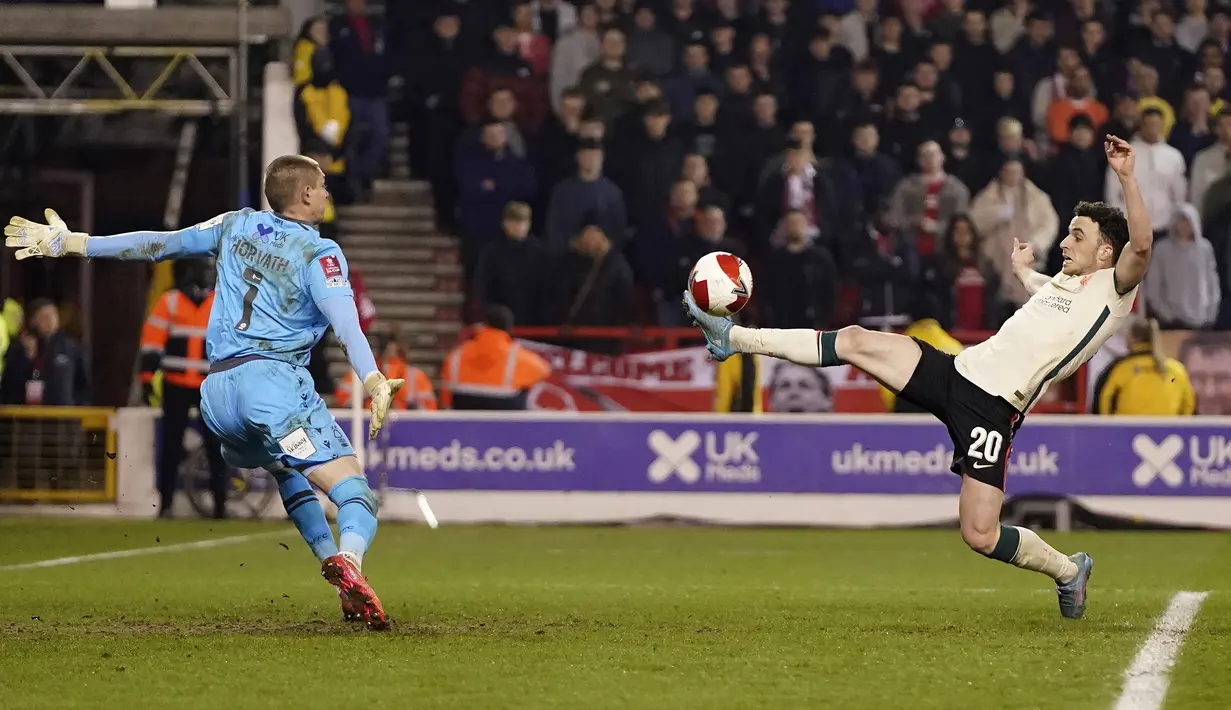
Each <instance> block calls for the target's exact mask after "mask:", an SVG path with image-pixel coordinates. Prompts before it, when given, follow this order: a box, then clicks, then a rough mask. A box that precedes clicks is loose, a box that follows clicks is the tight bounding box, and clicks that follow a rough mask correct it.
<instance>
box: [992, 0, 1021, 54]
mask: <svg viewBox="0 0 1231 710" xmlns="http://www.w3.org/2000/svg"><path fill="white" fill-rule="evenodd" d="M1030 9H1031V8H1030V0H1006V2H1005V4H1004V7H1002V8H1000V9H999V10H997V11H996V12H993V13H992V17H991V29H992V42H993V43H994V44H995V46H996V51H997V52H999V53H1000V54H1008V53H1009V50H1010V49H1012V48H1013V45H1015V44H1017V41H1018V39H1020V38H1021V36H1022V35H1023V34H1025V33H1026V17H1027V16H1028V15H1029V14H1030Z"/></svg>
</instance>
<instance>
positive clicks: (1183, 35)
mask: <svg viewBox="0 0 1231 710" xmlns="http://www.w3.org/2000/svg"><path fill="white" fill-rule="evenodd" d="M1184 6H1185V13H1184V16H1183V17H1182V18H1180V21H1179V22H1177V23H1176V26H1175V41H1176V42H1177V43H1178V44H1179V45H1180V47H1181V48H1183V49H1184V51H1186V52H1190V53H1192V54H1196V53H1197V50H1198V49H1199V48H1200V46H1201V43H1202V41H1203V40H1205V38H1206V36H1207V35H1208V34H1209V32H1210V22H1209V19H1208V18H1207V17H1206V1H1205V0H1187V2H1185V3H1184Z"/></svg>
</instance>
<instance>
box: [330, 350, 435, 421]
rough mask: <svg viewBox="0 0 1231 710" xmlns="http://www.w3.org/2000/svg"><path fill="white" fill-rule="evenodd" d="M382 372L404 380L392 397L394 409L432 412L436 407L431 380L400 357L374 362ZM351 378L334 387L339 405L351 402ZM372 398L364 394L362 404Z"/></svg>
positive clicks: (334, 394) (367, 402) (335, 397)
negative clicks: (403, 384) (404, 384)
mask: <svg viewBox="0 0 1231 710" xmlns="http://www.w3.org/2000/svg"><path fill="white" fill-rule="evenodd" d="M376 365H377V367H378V368H380V371H381V373H382V374H384V376H385V377H388V378H389V379H391V380H396V379H403V380H406V386H404V387H403V388H402V389H401V390H399V391H398V393H397V394H396V395H394V397H393V408H394V409H424V410H427V411H431V412H434V411H436V409H437V405H436V392H435V391H434V390H433V389H432V381H431V380H429V379H428V378H427V374H426V373H424V372H423V370H420V369H419V368H417V367H413V366H411V365H410V363H408V362H406V361H405V360H403V359H402V358H400V357H395V358H390V359H389V360H383V361H380V362H377V363H376ZM351 391H352V386H351V379H350V378H349V377H348V378H346V379H345V380H344V381H343V382H342V383H341V384H339V385H338V386H337V388H336V389H334V392H333V396H334V399H335V400H337V403H338V406H339V407H348V406H350V403H351ZM371 402H372V399H371V398H370V397H368V396H367V395H364V402H363V406H365V407H366V406H368V405H369V404H371Z"/></svg>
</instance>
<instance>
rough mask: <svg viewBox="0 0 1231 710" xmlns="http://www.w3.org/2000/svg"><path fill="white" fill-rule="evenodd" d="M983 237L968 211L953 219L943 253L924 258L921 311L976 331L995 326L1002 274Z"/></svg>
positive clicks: (949, 324) (950, 325)
mask: <svg viewBox="0 0 1231 710" xmlns="http://www.w3.org/2000/svg"><path fill="white" fill-rule="evenodd" d="M982 246H983V245H982V240H981V239H980V237H979V233H978V231H976V230H975V226H974V223H973V222H971V220H970V217H969V216H967V215H964V214H963V215H958V216H956V217H954V218H953V221H952V222H950V223H949V233H948V234H947V235H945V251H944V253H943V254H940V255H936V256H933V257H929V258H927V259H924V260H923V263H922V265H921V272H920V283H919V303H920V306H921V308H920V311H921V312H926V313H930V314H933V315H935V317H936V319H937V320H938V321H939V322H940V324H941V325H942V326H943V327H945V328H950V329H957V330H965V331H975V330H986V329H988V328H990V327H992V316H993V315H994V314H999V313H1000V312H1001V311H1002V310H1003V309H1001V308H1000V306H999V302H1000V301H999V287H1000V277H999V276H998V275H997V273H996V268H995V266H994V265H993V264H992V262H991V261H990V260H988V259H987V257H986V256H985V255H984V253H983V249H982Z"/></svg>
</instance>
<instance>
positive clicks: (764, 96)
mask: <svg viewBox="0 0 1231 710" xmlns="http://www.w3.org/2000/svg"><path fill="white" fill-rule="evenodd" d="M735 135H738V136H739V138H740V139H739V140H738V142H737V145H735V146H732V147H731V148H730V150H731V154H730V161H731V164H732V166H733V167H732V177H731V184H730V188H731V191H732V192H733V193H734V197H735V199H736V201H737V203H739V204H740V205H741V206H743V205H744V204H746V203H748V202H750V201H751V196H755V195H756V192H757V189H758V187H759V185H760V178H761V175H762V170H761V169H762V167H766V168H767V170H768V164H769V163H770V161H771V160H774V159H776V158H778V156H781V155H783V153H784V152H785V151H786V144H787V133H786V131H785V130H783V128H782V125H781V124H780V123H779V122H778V97H776V96H774V95H773V94H770V93H761V94H758V95H757V99H756V102H755V103H754V104H753V124H752V126H751V127H750V128H749V129H748V130H747V131H740V132H738V133H737V134H735ZM778 169H779V170H781V162H779V164H778ZM720 174H721V173H720ZM769 175H772V172H766V173H765V177H767V178H768V177H769Z"/></svg>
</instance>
